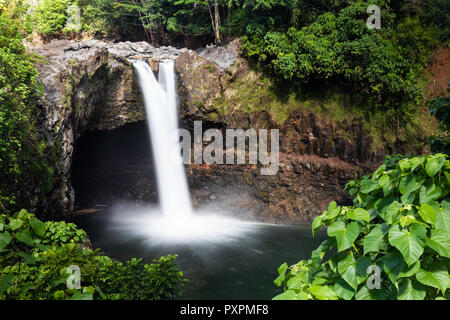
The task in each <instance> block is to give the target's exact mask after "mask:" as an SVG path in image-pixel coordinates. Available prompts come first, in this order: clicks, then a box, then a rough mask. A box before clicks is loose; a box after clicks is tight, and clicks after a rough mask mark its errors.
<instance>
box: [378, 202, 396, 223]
mask: <svg viewBox="0 0 450 320" xmlns="http://www.w3.org/2000/svg"><path fill="white" fill-rule="evenodd" d="M397 200H398V197H388V198H385V197H383V198H380V199H378V200H377V201H376V202H375V208H376V209H377V211H378V214H379V216H380V217H382V218H383V219H384V220H386V212H387V210H388V208H389V207H390V206H391V205H392V203H394V202H397ZM397 203H398V202H397Z"/></svg>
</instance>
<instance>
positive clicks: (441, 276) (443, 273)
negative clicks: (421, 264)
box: [416, 263, 450, 293]
mask: <svg viewBox="0 0 450 320" xmlns="http://www.w3.org/2000/svg"><path fill="white" fill-rule="evenodd" d="M416 278H417V280H418V281H419V282H420V283H422V284H424V285H426V286H430V287H434V288H438V289H440V290H441V291H442V292H443V293H445V290H446V289H447V288H448V287H449V286H450V284H449V277H448V270H447V267H446V266H445V265H444V264H442V263H439V264H435V265H434V266H433V267H432V268H431V269H429V270H425V269H422V268H421V269H420V270H419V271H417V273H416Z"/></svg>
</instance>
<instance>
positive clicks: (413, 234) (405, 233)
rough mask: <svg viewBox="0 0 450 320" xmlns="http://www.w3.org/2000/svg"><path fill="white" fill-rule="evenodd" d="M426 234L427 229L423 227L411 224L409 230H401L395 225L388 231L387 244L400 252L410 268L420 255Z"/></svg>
mask: <svg viewBox="0 0 450 320" xmlns="http://www.w3.org/2000/svg"><path fill="white" fill-rule="evenodd" d="M426 234H427V229H426V228H425V227H424V226H423V225H418V224H413V225H411V226H410V227H409V230H407V229H403V230H401V229H400V227H399V225H398V224H397V225H395V226H394V227H392V228H391V230H389V243H390V244H391V245H393V246H394V247H396V248H397V249H398V250H399V251H400V253H401V254H402V255H403V258H405V261H406V263H407V264H408V266H410V265H412V264H413V263H414V262H416V261H417V260H418V259H419V258H420V256H421V255H422V253H423V247H424V245H425V239H426Z"/></svg>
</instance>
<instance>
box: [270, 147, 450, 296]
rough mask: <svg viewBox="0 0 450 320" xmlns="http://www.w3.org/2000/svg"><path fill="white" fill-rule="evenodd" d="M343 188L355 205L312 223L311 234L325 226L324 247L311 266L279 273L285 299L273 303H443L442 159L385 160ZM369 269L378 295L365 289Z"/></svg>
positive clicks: (446, 215)
mask: <svg viewBox="0 0 450 320" xmlns="http://www.w3.org/2000/svg"><path fill="white" fill-rule="evenodd" d="M347 188H348V189H349V191H350V194H351V195H354V196H355V198H354V205H353V206H351V207H341V206H337V204H336V203H335V202H332V203H330V205H329V207H328V210H327V211H325V212H324V213H323V214H322V215H321V216H319V217H317V218H316V219H315V220H314V222H313V224H312V230H313V234H315V233H316V232H317V231H318V230H319V229H320V228H322V227H324V226H328V228H327V234H328V239H327V240H325V241H324V242H323V243H322V244H321V245H320V246H319V247H318V248H317V249H316V250H314V251H313V253H312V255H311V259H309V260H306V261H305V260H303V261H300V262H299V263H297V264H295V265H293V266H291V267H288V265H287V264H286V263H285V264H283V265H282V266H281V267H280V268H279V269H278V273H279V276H278V278H277V279H276V280H275V284H276V285H278V286H283V288H284V293H282V294H280V295H278V296H276V297H275V298H274V299H298V300H307V299H319V300H328V299H330V300H332V299H346V300H350V299H357V300H365V299H369V300H372V299H373V300H381V299H398V300H404V299H414V300H422V299H448V298H449V293H448V291H447V289H448V288H449V287H450V280H449V274H448V268H449V266H450V243H449V239H450V197H449V192H450V161H449V160H448V156H447V155H444V154H436V155H428V156H420V157H404V158H402V157H400V156H392V157H387V158H386V159H385V162H384V164H383V165H382V166H381V167H379V168H378V170H377V171H375V172H374V173H373V174H371V175H367V176H364V177H363V178H362V179H360V180H356V181H350V182H349V183H348V184H347ZM370 266H377V267H378V268H379V270H380V272H381V274H380V275H381V279H382V282H381V287H380V288H379V289H376V288H375V289H372V290H369V288H368V286H367V285H366V282H367V280H368V277H369V276H370V274H368V270H370V269H368V268H369V267H370ZM369 273H370V272H369Z"/></svg>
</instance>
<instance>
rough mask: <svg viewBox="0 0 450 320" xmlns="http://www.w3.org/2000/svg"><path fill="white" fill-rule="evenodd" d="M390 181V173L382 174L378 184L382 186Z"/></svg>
mask: <svg viewBox="0 0 450 320" xmlns="http://www.w3.org/2000/svg"><path fill="white" fill-rule="evenodd" d="M388 182H389V176H388V175H384V176H382V177H381V178H380V179H379V180H378V184H379V185H380V187H382V188H383V187H384V186H385V185H386V184H387V183H388Z"/></svg>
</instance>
